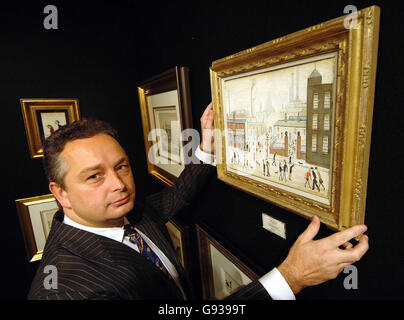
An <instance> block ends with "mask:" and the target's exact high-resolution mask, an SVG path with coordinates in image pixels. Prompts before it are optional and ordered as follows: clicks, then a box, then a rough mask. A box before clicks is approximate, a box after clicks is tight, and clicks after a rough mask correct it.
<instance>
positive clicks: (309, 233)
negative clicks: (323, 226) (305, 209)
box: [299, 216, 320, 242]
mask: <svg viewBox="0 0 404 320" xmlns="http://www.w3.org/2000/svg"><path fill="white" fill-rule="evenodd" d="M318 230H320V218H319V217H317V216H313V218H312V219H311V222H310V224H309V225H308V226H307V228H306V230H304V232H303V233H302V234H301V235H300V236H299V240H300V241H302V242H307V241H310V240H313V238H314V237H315V236H316V234H317V233H318Z"/></svg>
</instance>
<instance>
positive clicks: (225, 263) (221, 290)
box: [196, 225, 259, 300]
mask: <svg viewBox="0 0 404 320" xmlns="http://www.w3.org/2000/svg"><path fill="white" fill-rule="evenodd" d="M196 231H197V237H198V247H199V260H200V267H201V282H202V290H203V299H205V300H222V299H224V298H226V297H228V296H230V295H232V294H233V293H235V292H237V291H238V290H239V289H241V288H242V287H244V286H246V285H248V284H249V283H251V282H252V281H255V280H257V279H258V278H259V277H258V275H257V274H256V273H255V272H254V271H252V270H251V269H250V268H249V267H247V266H246V265H245V264H244V263H243V262H242V261H241V260H239V259H238V258H237V257H236V256H234V255H233V254H232V253H231V252H230V251H229V250H227V249H226V248H224V247H223V246H222V245H221V244H220V243H219V242H218V241H217V240H215V239H214V238H213V237H212V236H211V235H210V234H208V233H207V232H206V231H205V230H203V229H202V228H201V227H200V226H198V225H196Z"/></svg>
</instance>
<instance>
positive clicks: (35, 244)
mask: <svg viewBox="0 0 404 320" xmlns="http://www.w3.org/2000/svg"><path fill="white" fill-rule="evenodd" d="M15 204H16V207H17V213H18V218H19V220H20V225H21V232H22V235H23V238H24V243H25V249H26V252H27V256H28V261H29V262H34V261H37V260H40V259H41V258H42V252H43V249H44V247H45V242H46V239H47V238H48V234H49V231H50V228H51V225H52V219H53V216H54V214H55V213H56V211H58V209H59V208H58V205H57V202H56V199H55V197H54V196H53V194H48V195H44V196H37V197H30V198H24V199H17V200H15Z"/></svg>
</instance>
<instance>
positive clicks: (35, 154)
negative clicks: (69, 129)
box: [20, 99, 80, 159]
mask: <svg viewBox="0 0 404 320" xmlns="http://www.w3.org/2000/svg"><path fill="white" fill-rule="evenodd" d="M20 102H21V109H22V114H23V117H24V123H25V130H26V133H27V139H28V146H29V151H30V155H31V158H32V159H33V158H40V157H43V150H42V141H41V135H40V128H39V125H38V123H39V122H38V120H39V119H38V117H37V111H67V114H68V121H69V123H72V122H74V121H76V120H79V119H80V111H79V102H78V99H20Z"/></svg>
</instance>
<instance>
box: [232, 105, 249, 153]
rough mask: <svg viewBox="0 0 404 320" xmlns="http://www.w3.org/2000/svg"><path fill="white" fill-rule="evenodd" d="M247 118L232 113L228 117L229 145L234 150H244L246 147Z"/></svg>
mask: <svg viewBox="0 0 404 320" xmlns="http://www.w3.org/2000/svg"><path fill="white" fill-rule="evenodd" d="M246 125H247V118H245V117H241V116H240V115H236V112H232V113H231V115H230V116H228V117H227V134H228V142H229V145H230V146H232V147H233V148H238V149H241V150H244V147H245V145H246Z"/></svg>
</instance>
